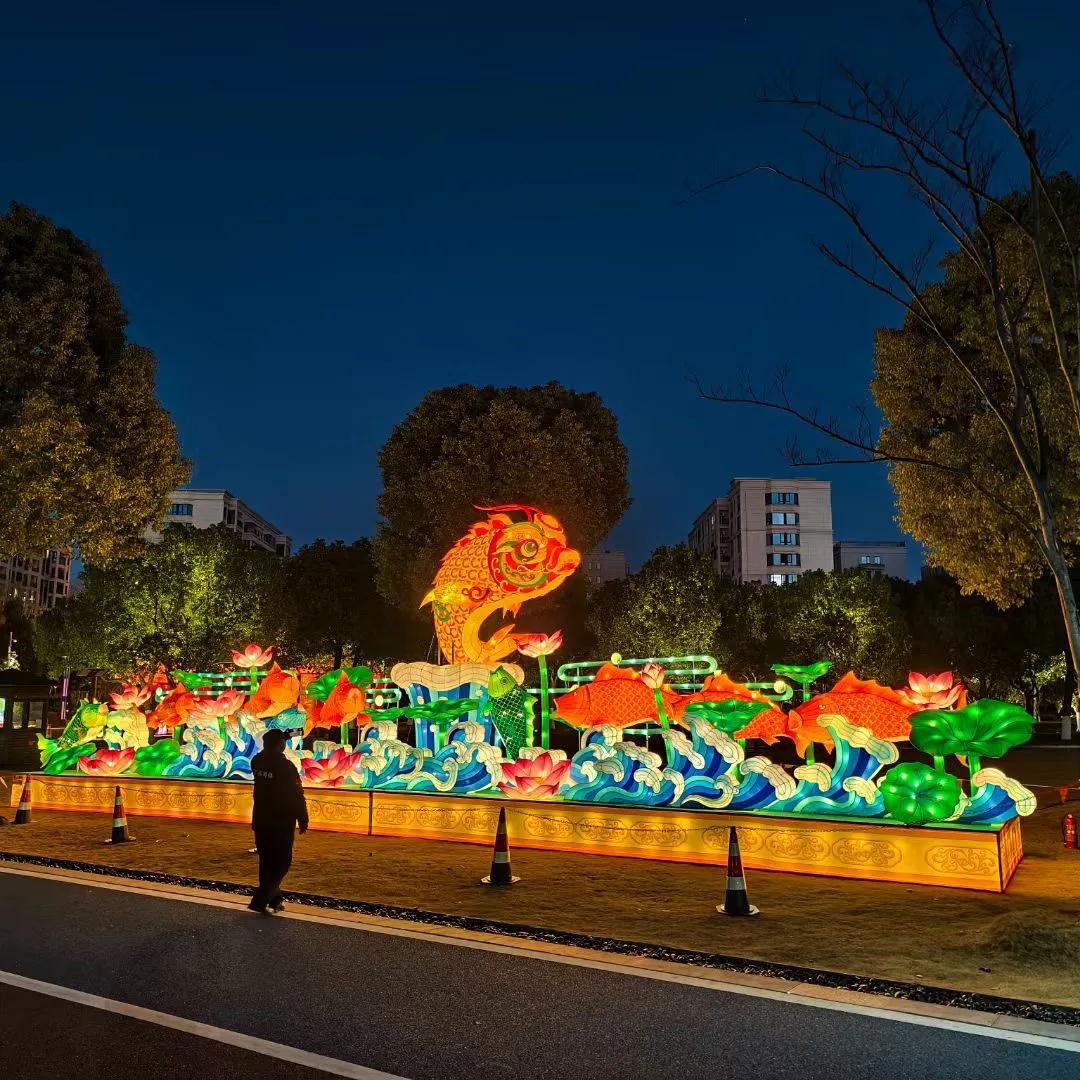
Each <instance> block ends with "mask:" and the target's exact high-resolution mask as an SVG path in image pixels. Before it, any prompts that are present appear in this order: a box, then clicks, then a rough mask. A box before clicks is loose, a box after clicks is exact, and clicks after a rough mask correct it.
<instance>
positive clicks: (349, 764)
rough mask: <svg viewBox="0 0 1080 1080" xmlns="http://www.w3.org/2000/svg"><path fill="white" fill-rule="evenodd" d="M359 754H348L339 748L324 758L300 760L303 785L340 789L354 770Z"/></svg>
mask: <svg viewBox="0 0 1080 1080" xmlns="http://www.w3.org/2000/svg"><path fill="white" fill-rule="evenodd" d="M359 761H360V754H358V753H355V754H348V753H346V752H345V751H344V750H343V749H342V748H341V747H340V746H339V747H338V748H337V749H336V750H335V751H334V752H333V753H332V754H331V755H330V756H329V757H326V758H301V759H300V767H301V768H302V769H303V771H304V783H306V784H313V785H314V786H315V787H341V785H342V784H344V783H345V778H346V777H347V776H348V775H349V773H351V772H352V771H353V769H355V768H356V766H357V763H358V762H359Z"/></svg>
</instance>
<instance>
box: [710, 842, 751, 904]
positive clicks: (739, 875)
mask: <svg viewBox="0 0 1080 1080" xmlns="http://www.w3.org/2000/svg"><path fill="white" fill-rule="evenodd" d="M716 910H717V911H719V912H722V913H723V914H724V915H756V914H757V913H758V909H757V908H756V907H754V905H753V904H751V903H750V898H749V897H748V896H747V895H746V878H744V877H743V868H742V854H741V852H740V851H739V834H738V832H737V831H736V829H735V826H734V825H732V826H731V831H730V833H728V856H727V889H726V890H725V892H724V902H723V903H722V904H718V905H717V907H716Z"/></svg>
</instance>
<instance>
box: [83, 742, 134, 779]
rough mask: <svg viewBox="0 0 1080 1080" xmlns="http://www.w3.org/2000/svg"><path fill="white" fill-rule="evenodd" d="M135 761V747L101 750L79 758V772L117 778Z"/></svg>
mask: <svg viewBox="0 0 1080 1080" xmlns="http://www.w3.org/2000/svg"><path fill="white" fill-rule="evenodd" d="M134 760H135V747H134V746H129V747H127V748H125V749H124V750H99V751H98V752H97V753H96V754H90V755H88V756H86V757H81V758H79V771H80V772H84V773H88V774H89V775H90V776H117V775H118V774H119V773H122V772H125V771H126V770H127V769H128V768H129V767H130V766H131V763H132V762H133V761H134Z"/></svg>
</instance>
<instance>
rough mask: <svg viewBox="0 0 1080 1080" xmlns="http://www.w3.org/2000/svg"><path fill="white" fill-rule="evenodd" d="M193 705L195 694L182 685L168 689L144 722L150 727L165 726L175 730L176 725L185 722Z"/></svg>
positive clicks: (158, 727) (169, 729)
mask: <svg viewBox="0 0 1080 1080" xmlns="http://www.w3.org/2000/svg"><path fill="white" fill-rule="evenodd" d="M194 707H195V695H194V694H193V693H191V691H190V690H185V689H184V688H183V687H182V686H177V687H174V688H173V689H172V690H170V691H169V692H168V693H167V694H166V695H165V696H164V697H163V698H162V699H161V700H160V701H159V702H158V703H157V706H156V707H155V708H154V710H153V712H151V713H150V715H149V716H147V718H146V722H147V723H148V724H149V725H150V727H152V728H157V729H160V728H166V729H167V730H168V731H175V730H176V728H177V727H179V726H180V725H181V724H183V723H185V722H186V721H187V718H188V714H189V713H190V712H191V710H192V709H193V708H194Z"/></svg>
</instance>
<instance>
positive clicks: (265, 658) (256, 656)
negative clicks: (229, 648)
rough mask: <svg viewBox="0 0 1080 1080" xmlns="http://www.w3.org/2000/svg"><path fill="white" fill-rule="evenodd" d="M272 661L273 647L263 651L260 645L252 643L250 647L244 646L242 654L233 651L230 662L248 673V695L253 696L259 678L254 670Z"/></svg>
mask: <svg viewBox="0 0 1080 1080" xmlns="http://www.w3.org/2000/svg"><path fill="white" fill-rule="evenodd" d="M273 659H274V647H273V646H272V645H271V646H270V648H269V649H264V648H263V647H262V646H261V645H256V644H255V643H254V642H252V643H251V644H250V645H245V646H244V651H243V652H239V651H238V650H236V649H233V654H232V662H233V663H234V664H235V665H236V666H237V667H238V668H243V669H244V670H245V671H246V672H247V673H248V693H249V694H254V693H255V691H256V690H257V689H258V687H259V676H258V675H257V674H256V672H255V669H256V668H261V667H265V666H266V665H267V664H269V663H270V661H271V660H273Z"/></svg>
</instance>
